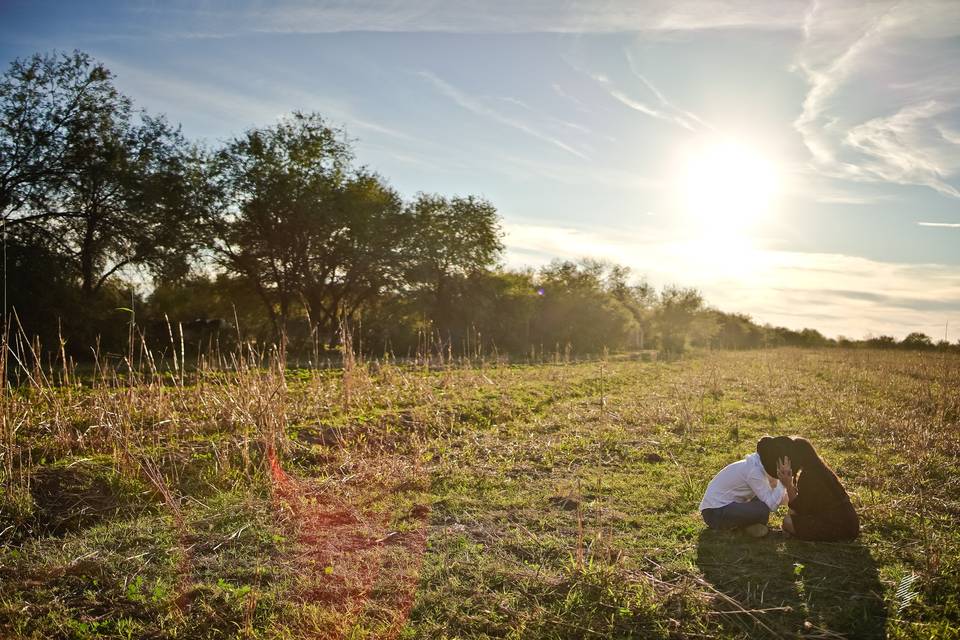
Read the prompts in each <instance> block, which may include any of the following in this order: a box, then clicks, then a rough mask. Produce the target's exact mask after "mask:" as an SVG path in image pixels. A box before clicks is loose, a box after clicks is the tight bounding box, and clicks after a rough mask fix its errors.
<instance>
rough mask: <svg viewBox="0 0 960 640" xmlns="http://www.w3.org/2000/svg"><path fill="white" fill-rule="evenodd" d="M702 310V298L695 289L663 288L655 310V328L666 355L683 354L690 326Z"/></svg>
mask: <svg viewBox="0 0 960 640" xmlns="http://www.w3.org/2000/svg"><path fill="white" fill-rule="evenodd" d="M702 309H703V296H701V295H700V292H699V291H697V290H696V289H683V288H680V287H676V286H669V287H664V289H663V291H662V292H661V293H660V307H659V308H658V310H657V328H658V329H659V332H660V340H661V343H662V345H661V346H662V347H663V350H664V351H665V352H666V353H667V355H677V354H680V353H683V351H684V349H685V348H686V342H687V336H688V334H689V332H690V329H691V325H692V324H693V322H694V320H695V319H696V317H697V315H698V314H699V313H700V311H701V310H702Z"/></svg>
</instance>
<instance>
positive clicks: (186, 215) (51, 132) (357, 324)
mask: <svg viewBox="0 0 960 640" xmlns="http://www.w3.org/2000/svg"><path fill="white" fill-rule="evenodd" d="M0 215H2V224H3V234H4V257H3V262H4V275H3V278H4V311H5V318H15V320H11V324H13V323H14V322H15V324H16V326H17V327H18V328H19V327H22V329H23V332H24V333H25V334H27V335H29V336H31V337H32V336H37V337H38V338H39V340H40V342H41V343H42V344H45V345H47V346H48V348H50V347H51V346H53V347H54V348H60V345H61V342H60V341H61V339H63V340H65V343H64V345H63V347H62V348H63V349H64V350H65V351H68V352H70V353H71V354H72V355H74V356H75V357H77V356H83V355H85V354H86V355H89V353H90V352H89V349H90V347H91V346H92V345H94V344H97V343H99V344H100V345H101V347H102V348H104V349H106V350H122V348H123V345H125V344H126V343H127V340H128V338H129V328H130V326H131V322H132V321H134V322H136V326H138V327H140V330H141V331H143V332H144V335H145V336H146V338H147V339H148V340H151V341H154V342H156V341H159V340H162V339H164V337H166V336H168V335H169V334H170V333H171V332H172V331H173V329H172V327H174V326H175V327H176V332H177V333H183V332H185V335H186V338H185V340H186V341H188V342H190V343H192V344H194V345H202V343H203V342H204V341H206V342H207V343H208V344H209V343H210V341H211V340H214V339H216V340H218V341H220V340H222V341H229V340H243V341H258V342H261V343H270V342H275V341H278V340H281V339H283V340H285V341H286V343H287V345H288V346H289V348H291V349H300V350H307V349H318V348H319V349H332V348H336V347H337V344H338V340H339V339H340V336H341V331H342V328H343V327H344V326H349V327H351V328H352V330H353V333H354V335H355V337H356V338H357V339H358V340H359V344H360V346H361V347H362V348H364V349H366V350H368V351H371V352H390V353H393V354H396V355H404V354H410V353H412V352H414V351H416V350H420V349H423V348H424V345H428V346H429V348H439V349H446V350H447V351H448V352H451V353H452V352H457V353H481V352H483V353H487V352H490V351H498V352H501V353H511V354H530V353H534V354H535V353H538V352H539V353H540V354H541V355H542V354H544V353H548V352H549V353H558V352H565V353H577V354H587V353H599V352H600V351H602V350H604V349H608V348H609V349H621V348H634V349H657V350H661V351H664V352H667V353H670V354H677V353H680V352H682V351H683V350H684V349H685V348H687V347H688V346H690V345H693V346H703V347H714V348H735V349H746V348H756V347H762V346H778V345H797V346H826V345H829V344H836V341H830V340H828V339H827V338H825V337H824V336H822V335H821V334H819V332H817V331H815V330H813V329H805V330H803V331H801V332H796V331H791V330H789V329H785V328H782V327H771V326H763V327H761V326H759V325H757V324H756V323H754V322H753V321H752V320H751V319H750V318H749V317H748V316H745V315H738V314H728V313H724V312H722V311H719V310H716V309H712V308H709V307H708V306H707V305H706V303H705V301H704V300H703V297H702V296H701V295H700V293H699V292H697V291H696V290H695V289H690V288H683V287H675V286H669V287H665V288H663V289H661V290H659V291H657V290H656V289H655V288H653V287H652V286H651V285H650V284H648V283H646V282H643V281H639V282H637V281H636V280H635V279H634V278H633V276H632V274H631V272H630V270H629V269H627V268H626V267H622V266H619V265H614V264H609V263H605V262H602V261H597V260H591V259H585V260H582V261H579V262H569V261H554V262H553V263H551V264H549V265H548V266H545V267H542V268H540V269H536V270H534V269H526V270H516V269H505V268H503V267H502V265H501V262H500V261H501V257H502V252H503V248H504V247H503V242H502V232H501V228H500V218H499V216H498V214H497V211H496V208H495V207H494V206H493V204H492V203H490V202H489V201H487V200H486V199H484V198H482V197H479V196H475V195H467V196H449V195H444V194H434V193H419V194H417V195H416V196H414V197H413V198H412V199H406V200H405V199H404V198H402V197H401V196H400V194H398V193H397V191H396V190H394V189H393V188H392V187H391V186H390V185H389V183H388V182H387V180H386V179H385V178H383V177H382V176H380V175H378V174H377V173H375V172H374V171H372V170H370V169H369V168H367V167H365V166H363V165H362V164H359V163H358V162H357V159H356V157H355V155H354V152H353V148H352V141H351V140H350V139H348V138H347V136H346V135H345V133H344V131H343V130H342V129H341V128H338V127H336V126H334V125H332V124H331V123H329V122H328V121H327V120H325V119H324V118H323V117H322V116H321V115H319V114H316V113H301V112H294V113H292V114H291V115H290V116H288V117H285V118H283V119H281V120H280V121H279V122H277V123H276V124H273V125H269V126H262V127H256V128H252V129H250V130H248V131H246V132H244V133H243V134H241V135H238V136H236V137H233V138H231V139H229V140H226V141H224V142H222V143H221V144H219V145H218V146H216V147H209V146H205V145H202V144H199V143H197V142H194V141H190V140H188V139H186V137H185V136H184V135H183V134H182V132H181V130H180V128H179V127H178V126H175V125H173V124H171V123H170V122H169V121H167V119H166V118H165V117H163V116H154V115H151V114H149V113H147V112H146V111H144V110H143V109H139V108H135V106H134V104H133V102H132V100H131V99H130V98H128V97H127V96H125V95H123V94H122V93H121V92H119V91H118V90H117V88H116V86H115V84H114V76H113V74H112V73H111V72H110V71H109V70H108V69H107V68H106V67H105V66H104V65H103V64H101V63H99V62H97V61H96V60H94V59H93V58H92V57H91V56H89V55H88V54H85V53H83V52H79V51H77V52H73V53H72V54H65V53H51V54H36V55H33V56H31V57H29V58H25V59H17V60H14V61H13V62H12V63H11V64H10V66H9V68H8V70H7V71H6V73H5V74H4V76H3V79H2V81H0ZM144 292H148V293H144ZM14 312H15V315H14ZM5 326H6V324H5ZM18 330H19V329H18ZM880 340H881V342H879V343H877V344H876V345H871V346H881V347H884V346H892V345H891V344H888V343H887V342H886V340H885V339H880ZM891 340H892V338H891ZM927 340H928V342H929V339H927ZM921 343H922V341H920V342H917V341H916V340H914V342H911V343H909V344H908V341H904V342H902V343H900V345H899V346H910V345H912V346H919V347H922V348H923V347H927V346H931V347H932V346H933V344H932V342H930V344H929V345H927V344H926V343H923V344H921Z"/></svg>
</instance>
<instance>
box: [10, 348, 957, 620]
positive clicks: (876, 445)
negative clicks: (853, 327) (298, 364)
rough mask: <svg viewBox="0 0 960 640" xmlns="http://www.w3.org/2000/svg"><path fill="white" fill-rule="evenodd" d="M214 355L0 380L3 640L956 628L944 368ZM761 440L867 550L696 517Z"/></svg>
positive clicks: (880, 363)
mask: <svg viewBox="0 0 960 640" xmlns="http://www.w3.org/2000/svg"><path fill="white" fill-rule="evenodd" d="M234 364H235V365H236V366H235V367H234V368H233V370H221V371H214V370H212V369H211V368H207V369H206V370H205V372H203V373H201V374H197V375H194V374H190V375H182V376H181V375H179V374H178V373H176V372H174V373H173V374H166V375H163V374H158V373H153V374H150V373H141V374H139V376H138V377H134V378H132V379H131V378H127V377H117V376H116V375H113V374H109V373H107V372H103V371H101V372H100V373H99V374H98V375H97V376H95V379H94V380H93V383H92V384H91V383H90V382H91V381H90V380H88V381H87V384H84V385H80V384H76V383H74V381H73V380H72V379H69V376H68V379H67V380H65V381H63V382H65V384H62V385H55V384H53V382H54V380H52V379H50V378H52V377H56V376H57V375H60V376H61V377H62V376H63V374H54V373H51V372H47V373H45V374H44V373H43V372H42V371H41V370H33V372H32V374H31V375H32V378H33V383H30V384H26V385H25V386H23V387H22V388H19V389H13V390H8V393H7V395H6V396H5V397H4V405H3V415H2V417H3V431H4V433H3V442H2V447H3V449H2V463H3V465H2V466H3V477H2V479H3V483H4V484H3V493H2V496H3V497H2V506H0V518H2V519H0V541H2V544H3V546H2V548H0V637H3V638H61V637H64V638H92V637H114V638H222V637H245V638H287V637H296V638H314V637H319V638H326V637H329V638H336V637H346V638H369V637H389V638H479V637H513V638H581V637H597V638H601V637H602V638H616V637H624V638H628V637H635V638H657V637H664V638H668V637H690V638H702V637H718V638H722V637H741V638H755V637H796V636H802V637H815V638H837V637H847V638H875V637H883V636H884V635H885V634H886V635H888V636H889V637H893V638H928V637H960V529H958V527H957V524H956V520H957V518H958V516H960V498H958V495H957V494H958V492H960V475H958V473H957V462H958V453H960V391H958V390H960V359H958V358H957V357H955V356H947V355H944V354H938V353H923V354H920V353H903V352H870V351H843V350H826V351H797V350H786V349H783V350H776V351H758V352H743V353H710V354H701V355H698V356H695V357H692V358H689V359H687V360H684V361H680V362H675V363H644V362H638V361H633V360H630V359H626V358H618V357H611V358H609V359H607V360H606V361H604V362H600V361H596V362H588V363H577V364H571V363H553V364H544V365H538V366H505V365H499V366H490V365H486V366H479V365H478V366H473V367H442V368H441V367H434V368H429V369H428V368H425V367H400V366H395V365H373V364H369V363H368V364H364V363H360V364H356V363H351V362H348V363H347V365H348V366H347V367H346V369H345V370H344V371H336V372H307V371H286V372H283V370H282V369H281V368H280V367H278V366H273V367H270V366H265V367H262V368H256V367H253V366H252V365H250V364H248V363H244V362H242V361H236V360H235V361H234ZM7 366H8V367H10V368H14V367H16V366H18V365H16V363H14V362H8V363H7ZM28 368H29V367H28ZM147 368H148V370H149V367H147ZM68 373H69V372H68ZM44 376H46V377H47V378H48V380H47V381H46V382H45V381H44V380H43V379H42V378H43V377H44ZM765 433H770V434H798V435H803V436H806V437H808V438H810V439H811V440H813V442H814V443H815V444H816V445H817V446H818V447H819V449H820V450H821V453H822V454H823V456H824V457H825V459H826V460H827V461H828V462H829V463H830V464H831V465H832V466H833V467H834V468H835V469H836V471H837V473H838V475H839V476H840V477H841V480H842V481H843V482H844V483H845V485H846V486H847V488H848V490H849V492H850V493H851V495H852V497H853V499H854V503H855V505H856V507H857V508H858V510H859V512H860V514H861V521H862V535H861V538H860V539H859V540H858V541H857V542H855V543H842V544H840V543H838V544H823V543H819V544H813V543H804V542H799V541H796V540H788V539H784V538H783V537H781V536H778V535H771V536H770V537H768V538H766V539H762V540H752V539H746V538H743V537H741V536H739V535H736V534H716V533H713V532H708V531H706V530H705V527H704V526H703V524H702V522H701V520H700V518H699V515H698V513H697V510H696V508H697V504H698V502H699V499H700V497H701V494H702V492H703V489H704V487H705V486H706V483H707V481H708V480H709V479H710V478H711V476H712V475H713V474H714V473H715V472H716V471H717V470H718V469H720V468H721V467H722V466H723V465H724V464H726V463H728V462H731V461H733V460H735V459H737V458H738V457H741V456H743V455H745V454H747V453H749V452H751V451H752V450H753V448H754V445H755V442H756V440H757V438H758V437H759V436H761V435H763V434H765ZM781 515H782V514H781ZM777 520H778V518H777V519H775V522H776V521H777Z"/></svg>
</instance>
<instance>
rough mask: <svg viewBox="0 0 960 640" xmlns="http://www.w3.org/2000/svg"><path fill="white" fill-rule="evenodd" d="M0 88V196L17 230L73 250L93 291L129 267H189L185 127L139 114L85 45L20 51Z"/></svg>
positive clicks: (76, 267) (87, 290)
mask: <svg viewBox="0 0 960 640" xmlns="http://www.w3.org/2000/svg"><path fill="white" fill-rule="evenodd" d="M0 92H2V96H0V103H2V104H3V124H2V132H0V147H2V149H3V150H4V152H5V153H4V154H3V157H4V158H5V159H4V160H3V172H4V173H3V178H2V180H3V182H2V183H0V198H2V203H3V209H4V215H5V222H6V224H7V226H8V227H9V228H10V229H11V232H12V233H13V234H20V235H24V234H30V235H31V237H33V238H36V239H37V240H38V241H40V242H43V243H44V244H45V245H46V246H47V247H48V248H49V249H50V250H52V251H55V252H57V253H59V254H61V255H63V256H66V257H68V258H69V264H70V265H71V266H72V268H73V269H72V270H73V272H74V274H75V275H76V277H77V279H78V281H79V283H80V289H81V291H82V293H83V295H84V297H86V298H90V297H91V296H93V295H94V294H96V293H97V292H98V291H99V290H100V289H101V288H102V287H103V285H104V283H105V282H106V281H107V280H108V279H109V278H110V277H111V276H113V275H114V274H116V273H118V272H120V271H121V270H123V269H125V268H128V267H146V268H148V269H149V270H150V271H151V272H153V273H154V274H164V275H170V274H173V273H176V274H182V273H183V272H184V271H185V270H186V266H185V265H186V263H187V260H188V257H189V255H190V254H191V253H192V249H193V245H192V243H191V242H190V238H191V237H192V235H191V233H192V231H193V229H194V228H195V224H194V223H195V221H196V220H197V209H196V207H195V203H196V198H194V197H193V195H194V194H193V193H192V191H191V180H190V173H191V155H190V152H189V150H188V148H187V145H186V142H185V140H184V139H183V137H182V135H181V134H180V132H179V130H178V129H175V128H173V127H172V126H171V125H170V124H169V123H167V121H166V120H165V119H163V118H162V117H159V118H157V117H150V116H148V115H146V114H145V113H135V112H134V109H133V106H132V103H131V101H130V99H129V98H127V97H125V96H123V95H122V94H120V93H119V92H118V91H117V90H116V89H115V88H114V87H113V84H112V75H111V74H110V72H109V71H108V70H107V69H105V68H104V67H103V66H102V65H100V64H98V63H95V62H94V61H93V60H92V59H91V58H90V57H89V56H87V55H86V54H82V53H75V54H73V56H72V57H68V56H56V55H54V56H47V57H43V56H39V55H38V56H34V57H33V58H31V59H30V60H28V61H20V60H18V61H15V62H14V63H13V65H11V70H10V71H9V72H8V73H7V75H6V76H5V77H4V81H3V83H2V84H0ZM7 154H9V156H8V155H7Z"/></svg>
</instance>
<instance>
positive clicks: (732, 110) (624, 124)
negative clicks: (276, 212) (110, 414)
mask: <svg viewBox="0 0 960 640" xmlns="http://www.w3.org/2000/svg"><path fill="white" fill-rule="evenodd" d="M74 48H79V49H82V50H84V51H87V52H89V53H91V54H92V55H94V56H95V57H97V58H98V59H100V60H102V61H103V62H105V63H106V64H107V66H108V67H109V68H111V69H112V70H113V71H114V72H115V74H116V76H117V80H116V81H117V84H118V86H119V87H120V88H121V90H122V91H124V92H125V93H127V94H128V95H130V96H131V97H132V98H133V99H134V100H135V101H136V103H137V104H138V105H139V106H142V107H144V108H146V109H147V110H149V111H150V112H153V113H158V112H159V113H166V114H167V116H168V117H169V118H170V119H171V120H173V121H175V122H179V123H181V124H182V125H183V129H184V132H185V133H186V134H187V135H188V136H190V137H192V138H202V139H206V140H207V141H208V142H209V143H210V144H216V143H217V142H218V141H219V140H223V139H226V138H228V137H230V136H232V135H235V134H238V133H240V132H242V131H243V130H244V129H246V128H248V127H251V126H262V125H269V124H271V123H273V122H275V121H276V119H277V118H279V117H282V116H283V115H284V114H286V113H289V112H290V111H292V110H296V109H299V110H305V111H319V112H320V113H322V114H324V115H325V116H326V117H328V118H329V120H330V121H331V122H332V123H335V124H341V125H343V126H344V127H345V128H346V130H347V131H348V133H349V135H350V136H352V137H353V138H355V139H356V144H355V148H356V150H357V156H358V160H359V161H360V162H362V163H363V164H366V165H368V166H369V167H371V168H373V169H375V170H377V171H378V172H380V173H381V174H382V175H383V176H385V177H386V178H387V179H388V181H389V182H390V183H391V184H393V186H395V187H396V188H397V189H398V190H399V191H400V192H401V193H403V194H405V195H408V196H409V195H412V194H414V193H416V192H417V191H438V192H443V193H448V194H454V193H458V194H467V193H474V194H480V195H483V196H485V197H487V198H489V199H490V200H491V201H493V203H494V204H495V205H496V206H497V208H498V209H499V211H500V213H501V215H502V216H503V219H504V229H505V231H506V237H505V241H506V244H507V248H508V250H507V254H506V257H505V260H506V263H507V264H508V265H510V266H522V265H531V266H536V265H540V264H543V263H544V262H546V261H548V260H549V259H550V258H553V257H561V258H578V257H583V256H592V257H598V258H607V259H610V260H614V261H617V262H620V263H623V264H627V265H629V266H631V267H632V268H633V269H634V270H635V272H636V273H637V274H638V276H645V277H647V278H648V279H649V280H650V281H651V282H653V283H654V284H657V285H663V284H668V283H678V284H683V285H690V286H696V287H698V288H700V289H701V290H702V291H703V292H704V294H705V295H706V297H707V298H708V300H709V301H710V302H711V303H713V304H714V305H716V306H718V307H720V308H722V309H725V310H735V311H743V312H746V313H750V314H751V315H753V316H754V318H755V319H757V320H758V321H760V322H772V323H775V324H782V325H786V326H790V327H795V328H800V327H804V326H813V327H817V328H819V329H821V330H822V331H824V332H825V333H827V334H829V335H838V334H843V335H848V336H853V337H862V336H864V335H867V334H874V335H877V334H881V333H890V334H894V335H897V336H903V335H905V334H906V333H907V332H909V331H914V330H919V331H925V332H927V333H929V334H931V335H933V336H935V337H938V338H939V337H943V335H944V331H945V328H946V325H947V324H948V323H949V325H950V327H952V328H951V329H949V337H950V339H951V340H956V339H958V338H960V74H958V73H957V72H956V70H955V67H956V61H957V60H960V3H957V2H923V1H918V2H911V3H885V2H880V1H876V2H870V3H864V4H859V3H831V4H826V3H816V2H766V1H762V2H756V3H750V2H721V1H716V0H715V1H710V0H702V1H697V2H686V3H684V2H666V1H650V2H644V3H638V2H636V1H626V0H607V1H606V2H602V3H597V2H548V1H546V0H544V1H539V2H521V1H515V2H496V1H494V2H486V3H475V2H466V1H463V0H446V1H437V2H414V1H413V0H410V1H408V2H371V1H366V0H358V1H355V2H338V3H328V2H316V3H310V2H290V1H288V0H281V1H279V2H242V1H240V2H226V1H225V0H223V1H205V2H138V1H131V2H69V3H68V2H62V3H49V2H43V1H33V2H9V1H4V0H0V58H2V59H3V60H4V61H9V60H12V59H13V58H15V57H18V56H26V55H30V54H31V53H33V52H37V51H49V50H51V49H60V50H71V49H74ZM698 167H699V169H698ZM751 185H757V186H756V188H754V187H753V186H751ZM758 194H763V197H762V198H761V197H759V196H758ZM745 211H749V212H750V214H749V215H745V214H744V212H745Z"/></svg>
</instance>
